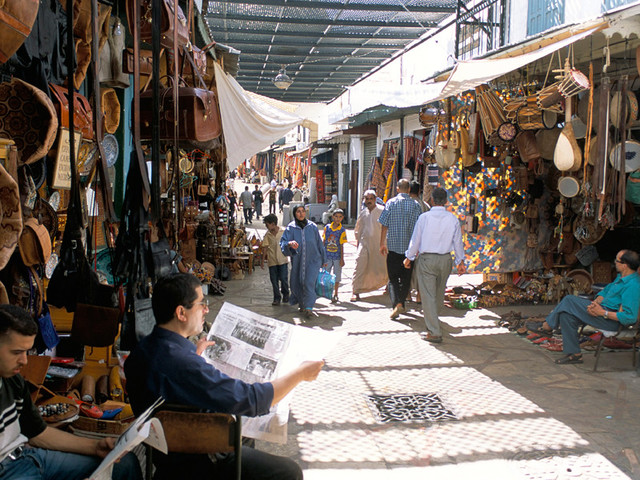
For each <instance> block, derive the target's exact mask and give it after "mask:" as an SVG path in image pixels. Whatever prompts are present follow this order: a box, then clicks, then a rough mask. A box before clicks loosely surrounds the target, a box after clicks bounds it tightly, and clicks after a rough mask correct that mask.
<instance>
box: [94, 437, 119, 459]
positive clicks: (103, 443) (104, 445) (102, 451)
mask: <svg viewBox="0 0 640 480" xmlns="http://www.w3.org/2000/svg"><path fill="white" fill-rule="evenodd" d="M116 440H117V438H113V437H106V438H101V439H100V440H98V441H96V453H95V455H96V456H97V457H100V458H104V457H106V456H107V455H108V454H109V452H110V451H111V450H113V447H115V446H116Z"/></svg>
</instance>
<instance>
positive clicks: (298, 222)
mask: <svg viewBox="0 0 640 480" xmlns="http://www.w3.org/2000/svg"><path fill="white" fill-rule="evenodd" d="M299 208H302V209H303V210H304V206H303V205H296V206H295V207H293V211H292V212H293V220H294V221H295V222H296V225H297V226H299V227H300V228H304V227H306V226H307V224H308V223H309V221H308V220H307V219H306V218H305V219H304V220H298V217H296V212H297V211H298V209H299ZM305 211H306V210H305Z"/></svg>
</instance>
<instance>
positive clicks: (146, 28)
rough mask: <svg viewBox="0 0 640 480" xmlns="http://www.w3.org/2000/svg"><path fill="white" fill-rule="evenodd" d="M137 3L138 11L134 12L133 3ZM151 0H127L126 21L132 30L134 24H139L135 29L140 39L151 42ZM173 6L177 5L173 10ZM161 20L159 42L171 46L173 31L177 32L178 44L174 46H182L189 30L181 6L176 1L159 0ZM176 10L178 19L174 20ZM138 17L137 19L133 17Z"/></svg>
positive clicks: (185, 43) (167, 46) (186, 39)
mask: <svg viewBox="0 0 640 480" xmlns="http://www.w3.org/2000/svg"><path fill="white" fill-rule="evenodd" d="M136 3H139V9H138V12H135V5H136ZM152 3H153V2H152V0H142V1H140V2H138V1H137V0H127V22H128V23H129V29H130V30H131V31H132V32H133V30H134V28H135V26H136V25H137V26H139V29H137V30H138V31H139V32H140V40H142V41H143V42H146V43H149V44H151V37H152V27H153V23H152V21H151V4H152ZM174 6H175V7H177V8H176V10H174ZM161 9H162V20H161V22H160V44H161V45H162V46H163V47H166V48H173V47H174V45H173V43H174V42H173V39H174V31H175V32H176V33H177V37H178V44H177V45H176V46H175V47H176V49H177V48H178V47H184V46H185V45H187V43H188V42H189V30H188V27H187V18H186V17H185V15H184V12H183V11H182V8H180V6H178V2H175V4H174V0H161ZM175 11H177V12H178V21H177V23H175V22H174V16H175V15H174V13H175ZM134 16H137V17H138V20H136V19H135V18H134Z"/></svg>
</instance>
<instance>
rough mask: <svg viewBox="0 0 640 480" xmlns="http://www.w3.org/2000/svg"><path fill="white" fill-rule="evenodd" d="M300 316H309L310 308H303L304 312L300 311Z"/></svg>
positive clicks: (310, 313)
mask: <svg viewBox="0 0 640 480" xmlns="http://www.w3.org/2000/svg"><path fill="white" fill-rule="evenodd" d="M302 316H303V317H304V318H311V316H312V310H311V309H309V308H305V309H304V312H302Z"/></svg>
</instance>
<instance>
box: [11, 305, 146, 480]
mask: <svg viewBox="0 0 640 480" xmlns="http://www.w3.org/2000/svg"><path fill="white" fill-rule="evenodd" d="M37 332H38V326H37V324H36V322H35V321H34V320H33V318H31V315H29V313H27V312H26V311H25V310H23V309H22V308H20V307H17V306H15V305H0V412H1V418H0V478H2V479H3V480H4V479H6V480H10V479H16V480H18V479H26V478H28V479H40V478H42V479H44V478H46V479H52V480H55V479H60V480H76V479H77V480H80V479H84V478H88V477H89V476H90V475H91V474H92V473H93V471H94V470H95V469H96V468H97V467H98V465H99V464H100V462H101V460H102V459H101V458H100V457H104V456H105V455H107V453H109V452H110V451H111V449H112V448H113V447H114V444H115V439H113V438H103V439H100V440H94V439H89V438H84V437H77V436H75V435H72V434H70V433H68V432H63V431H62V430H58V429H56V428H51V427H48V426H47V424H46V423H45V422H44V420H42V417H41V416H40V413H39V412H38V408H37V407H35V406H34V405H33V403H32V401H31V395H30V394H29V388H28V387H27V384H26V382H25V379H24V378H23V377H22V375H20V370H21V369H22V367H24V366H25V365H26V364H27V351H29V350H30V349H31V348H32V347H33V341H34V339H35V338H36V333H37ZM112 478H114V479H122V480H125V479H130V480H137V479H142V471H141V470H140V465H139V463H138V460H137V458H136V457H135V456H134V455H133V454H128V455H126V456H125V457H124V458H123V459H122V461H120V462H119V463H117V464H115V465H114V468H113V477H112Z"/></svg>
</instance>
